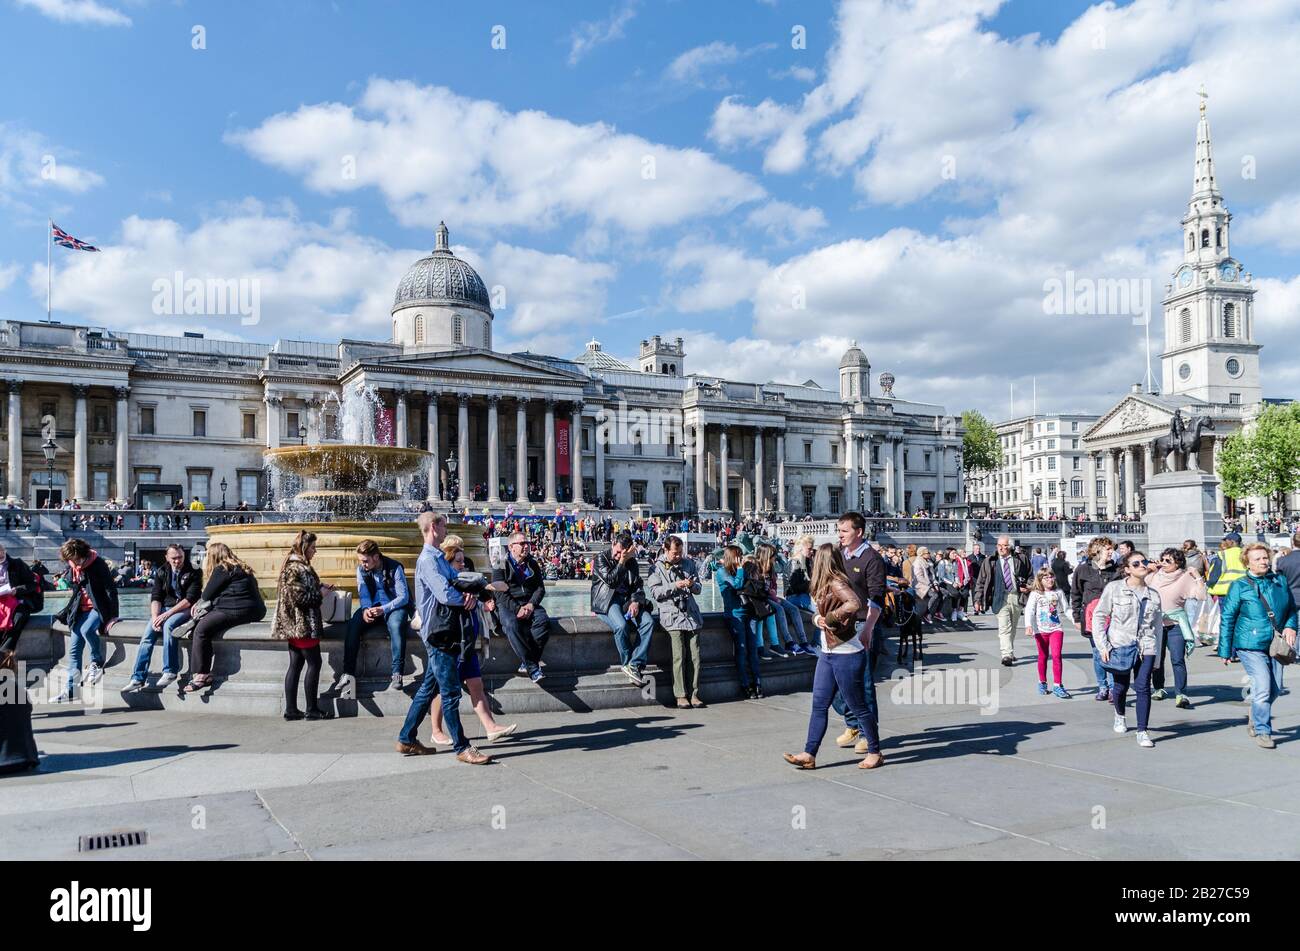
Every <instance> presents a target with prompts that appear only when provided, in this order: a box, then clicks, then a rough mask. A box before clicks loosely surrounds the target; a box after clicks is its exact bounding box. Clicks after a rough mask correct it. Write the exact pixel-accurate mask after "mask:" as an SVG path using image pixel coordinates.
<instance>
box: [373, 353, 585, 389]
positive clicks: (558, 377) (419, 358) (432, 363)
mask: <svg viewBox="0 0 1300 951" xmlns="http://www.w3.org/2000/svg"><path fill="white" fill-rule="evenodd" d="M365 367H366V369H367V370H368V371H369V372H371V373H376V372H377V373H395V374H401V373H403V372H409V373H412V374H421V375H427V374H429V373H435V374H437V375H439V376H445V375H447V374H451V375H455V374H457V373H464V374H465V375H466V376H467V377H471V378H473V377H493V376H501V377H509V378H511V379H514V380H519V379H528V380H533V381H535V382H537V383H540V384H551V385H560V386H565V385H569V386H572V385H576V386H582V385H583V384H584V383H587V382H589V381H588V378H587V377H586V376H584V375H582V374H578V373H573V372H571V371H568V370H563V369H560V368H559V367H555V366H551V365H549V364H547V363H546V362H545V361H543V360H541V359H537V360H529V359H526V358H522V357H517V356H514V355H512V354H504V353H496V352H494V351H491V350H469V349H466V350H448V351H438V352H434V353H403V354H395V355H393V356H384V357H379V358H377V359H371V360H367V361H365Z"/></svg>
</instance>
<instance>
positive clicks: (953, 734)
mask: <svg viewBox="0 0 1300 951" xmlns="http://www.w3.org/2000/svg"><path fill="white" fill-rule="evenodd" d="M1057 726H1064V724H1063V723H1061V722H1060V721H1052V720H1047V721H1040V722H1033V723H1031V722H1029V721H1026V720H1010V721H1001V722H999V721H993V722H987V723H985V722H980V723H954V724H952V725H950V726H933V727H927V728H926V729H925V730H923V731H922V732H920V733H909V734H904V735H902V736H895V737H890V738H888V739H885V738H882V740H881V751H882V752H883V753H884V754H885V758H886V759H887V760H888V761H889V762H890V763H924V762H927V761H929V760H941V759H952V758H953V757H957V756H974V755H981V754H985V755H987V754H990V753H991V754H994V755H997V756H1011V755H1013V754H1014V753H1015V752H1016V749H1017V747H1018V746H1019V745H1020V744H1021V743H1022V742H1024V741H1025V740H1027V739H1029V738H1030V737H1031V736H1033V735H1034V734H1036V733H1046V732H1047V731H1048V730H1050V729H1052V728H1053V727H1057Z"/></svg>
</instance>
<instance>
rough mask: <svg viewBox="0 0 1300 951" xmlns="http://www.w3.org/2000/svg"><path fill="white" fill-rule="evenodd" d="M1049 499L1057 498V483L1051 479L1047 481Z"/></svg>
mask: <svg viewBox="0 0 1300 951" xmlns="http://www.w3.org/2000/svg"><path fill="white" fill-rule="evenodd" d="M1047 497H1048V498H1049V499H1054V498H1056V483H1055V482H1053V481H1052V480H1051V479H1048V480H1047Z"/></svg>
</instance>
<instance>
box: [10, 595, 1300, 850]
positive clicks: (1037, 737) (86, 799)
mask: <svg viewBox="0 0 1300 951" xmlns="http://www.w3.org/2000/svg"><path fill="white" fill-rule="evenodd" d="M1083 644H1084V642H1083V641H1082V639H1081V638H1080V637H1079V636H1078V635H1077V634H1074V633H1070V634H1068V635H1067V649H1068V650H1069V655H1068V657H1067V665H1066V674H1065V680H1066V685H1067V686H1068V687H1070V688H1071V689H1075V690H1077V694H1076V696H1075V698H1074V699H1071V700H1068V701H1067V700H1058V699H1056V698H1053V697H1040V696H1037V695H1036V693H1035V686H1036V683H1037V677H1036V673H1035V670H1034V667H1033V661H1032V653H1031V652H1032V642H1029V641H1025V642H1024V643H1023V644H1022V643H1021V642H1020V641H1019V639H1018V641H1017V649H1018V650H1019V651H1021V655H1022V659H1021V660H1020V662H1019V664H1017V666H1016V667H1015V668H1013V669H1012V670H1006V669H1004V668H1002V667H1000V666H999V665H998V658H997V638H996V632H995V631H994V630H993V629H992V627H991V624H990V623H989V621H988V619H986V618H981V619H980V623H979V628H978V629H977V630H974V631H938V632H935V633H933V634H929V635H928V656H929V659H930V662H931V663H930V665H929V666H928V667H927V668H926V669H927V670H928V671H930V674H929V675H927V677H929V676H933V674H934V672H935V671H962V672H967V673H974V674H975V675H976V682H978V677H979V676H980V672H983V674H982V676H983V677H984V682H985V684H986V685H989V684H993V683H996V684H997V695H996V699H997V706H996V711H995V712H992V713H989V714H983V713H981V712H980V710H979V708H978V707H976V706H972V705H965V706H956V705H953V704H951V703H941V702H940V703H912V704H905V703H898V702H895V701H896V700H900V699H906V696H903V693H904V688H903V687H899V686H896V684H895V683H894V682H892V681H890V680H888V679H886V680H885V681H884V682H882V683H881V685H880V687H879V688H878V690H879V695H880V701H881V705H882V709H883V722H882V737H883V740H884V744H885V745H884V751H885V755H886V758H887V761H888V762H887V765H886V767H885V768H883V769H879V770H875V771H862V770H858V769H856V768H855V767H856V764H857V762H858V759H859V758H858V757H856V756H854V755H852V753H851V751H846V750H840V749H837V748H836V747H835V746H834V743H833V738H834V735H835V734H836V733H838V732H839V730H840V729H841V728H842V724H841V723H840V722H839V721H838V718H836V717H834V716H832V718H831V729H830V731H828V734H827V740H826V743H825V744H824V745H823V746H822V749H821V753H820V755H819V757H818V761H819V764H820V765H819V768H818V769H817V770H816V771H813V772H799V771H796V770H793V769H792V768H790V767H789V766H787V765H786V764H785V763H784V762H783V761H782V760H781V753H782V752H784V751H797V750H799V749H800V748H801V747H802V744H803V738H804V734H805V729H806V725H807V708H808V701H809V697H808V695H807V694H789V695H782V696H775V697H771V698H769V699H766V700H762V701H746V702H741V701H736V702H730V703H720V704H715V705H713V706H711V707H710V708H708V709H707V710H696V711H680V712H679V711H677V710H674V709H665V708H657V707H638V708H626V709H620V710H600V711H595V712H593V713H590V714H573V713H566V714H546V715H541V714H538V715H531V716H526V717H520V718H519V724H520V726H519V733H518V736H517V738H516V739H514V740H513V741H509V742H503V743H501V744H499V745H497V746H495V747H488V746H484V747H483V748H484V749H485V750H488V751H489V752H491V753H493V754H494V755H495V756H496V757H497V761H496V763H495V764H494V765H492V766H488V767H480V768H474V767H470V766H465V765H462V764H460V763H458V762H456V761H455V759H454V758H453V757H452V756H451V754H449V753H447V752H446V751H445V748H443V750H442V751H441V752H439V753H438V754H436V755H434V756H430V757H420V758H403V757H401V756H398V755H397V754H396V753H394V752H393V751H392V744H393V740H394V737H395V734H396V733H397V730H398V727H399V722H398V721H397V720H395V719H393V718H391V717H389V718H386V719H376V718H363V719H355V720H336V721H328V722H320V723H306V722H298V723H285V722H283V721H282V720H279V719H272V718H265V717H239V716H230V715H224V716H223V715H207V716H205V715H203V714H188V713H184V714H178V713H173V712H148V711H131V710H126V709H110V710H108V711H106V712H105V713H103V714H98V715H94V714H92V715H85V714H81V713H69V712H67V711H57V712H55V713H52V714H49V715H44V714H38V716H37V717H36V720H35V726H36V732H37V740H38V743H39V745H40V747H41V750H42V751H43V754H44V758H43V761H42V767H41V770H40V771H39V772H37V773H33V774H29V775H26V776H20V777H11V778H7V779H3V780H0V859H16V858H51V859H52V858H73V857H76V855H77V852H76V848H77V838H78V836H79V835H84V834H91V833H97V832H105V831H111V830H114V829H138V828H142V829H146V830H148V833H149V844H148V845H146V846H144V847H140V848H128V849H121V850H116V851H111V852H107V853H103V854H104V855H105V857H110V858H140V859H146V858H214V859H215V858H245V859H248V858H274V859H295V858H299V859H306V858H312V859H331V858H341V859H356V858H456V857H461V856H484V855H490V856H492V857H498V858H503V857H504V858H519V859H530V858H588V859H621V858H665V859H670V858H671V859H691V858H706V859H747V858H800V859H803V858H816V859H821V858H858V859H861V858H889V859H910V858H953V859H1019V858H1042V859H1090V858H1106V859H1116V858H1136V859H1165V860H1168V859H1209V858H1239V859H1258V858H1295V857H1296V856H1297V855H1300V836H1296V835H1280V834H1279V832H1278V830H1279V829H1285V828H1294V820H1295V819H1296V818H1297V817H1300V804H1298V801H1300V742H1293V741H1295V740H1297V738H1298V733H1297V724H1298V721H1300V717H1298V716H1297V713H1300V705H1298V704H1297V701H1296V700H1295V698H1294V697H1293V696H1290V695H1286V696H1283V697H1282V698H1281V699H1280V700H1279V702H1278V704H1277V706H1276V708H1275V709H1276V711H1277V712H1278V714H1279V717H1278V719H1277V721H1276V723H1277V725H1276V731H1277V732H1276V737H1277V739H1278V747H1277V749H1276V750H1273V751H1265V750H1260V749H1258V748H1257V747H1256V746H1255V745H1254V743H1253V741H1251V740H1250V739H1249V737H1248V736H1247V735H1246V729H1245V715H1246V709H1247V708H1246V705H1245V704H1244V703H1243V702H1242V701H1241V695H1240V679H1241V673H1240V669H1239V668H1238V667H1237V666H1236V665H1234V666H1233V667H1231V668H1228V669H1225V668H1224V667H1222V665H1221V664H1220V663H1219V662H1218V661H1217V659H1215V658H1213V657H1211V656H1210V654H1209V652H1208V651H1206V650H1204V649H1203V648H1200V649H1198V650H1197V653H1196V654H1195V655H1194V656H1193V658H1192V659H1191V662H1190V670H1191V681H1192V689H1191V694H1192V697H1193V699H1194V701H1195V703H1196V706H1195V708H1194V709H1192V710H1177V709H1175V708H1174V706H1173V702H1172V701H1171V700H1170V701H1164V702H1158V703H1155V704H1154V705H1153V712H1152V720H1151V722H1152V730H1153V733H1152V735H1153V738H1154V739H1155V741H1156V746H1155V748H1154V749H1151V750H1142V749H1139V748H1138V746H1137V743H1136V740H1135V737H1134V733H1133V731H1132V724H1133V720H1134V718H1133V714H1132V712H1131V710H1130V716H1129V723H1130V732H1129V733H1128V734H1126V735H1124V736H1117V735H1115V734H1114V733H1113V732H1112V731H1111V713H1110V709H1109V707H1108V706H1106V705H1103V704H1101V703H1097V702H1096V701H1094V700H1093V699H1092V697H1091V694H1089V693H1085V692H1084V691H1083V687H1084V686H1085V685H1086V684H1088V683H1090V682H1091V679H1092V675H1091V661H1090V659H1089V658H1088V656H1087V655H1086V654H1085V652H1084V650H1083V649H1082V646H1083ZM890 649H891V650H892V642H891V645H890ZM1026 655H1028V658H1029V659H1025V656H1026ZM890 666H892V665H887V666H886V668H885V670H886V671H888V670H889V669H890ZM884 676H885V677H886V678H887V677H888V673H887V672H886V673H884ZM934 682H935V683H937V682H938V681H934ZM907 689H908V691H910V689H911V688H907ZM896 694H897V695H896ZM918 696H919V698H920V699H925V698H926V692H925V690H924V689H923V690H921V691H920V692H919V694H918ZM931 699H940V700H941V699H943V698H941V697H939V698H934V697H932V698H931ZM467 725H468V727H469V729H470V733H471V736H480V737H481V735H482V730H481V728H480V726H479V724H478V723H477V721H473V722H468V723H467ZM426 738H427V737H426Z"/></svg>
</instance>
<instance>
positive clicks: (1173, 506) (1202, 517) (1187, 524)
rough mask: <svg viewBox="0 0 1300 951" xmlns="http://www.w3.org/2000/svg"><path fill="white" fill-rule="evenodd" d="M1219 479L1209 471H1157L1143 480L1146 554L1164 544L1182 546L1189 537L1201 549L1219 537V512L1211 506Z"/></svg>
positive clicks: (1210, 546)
mask: <svg viewBox="0 0 1300 951" xmlns="http://www.w3.org/2000/svg"><path fill="white" fill-rule="evenodd" d="M1218 485H1219V480H1218V477H1217V476H1215V475H1214V474H1213V473H1211V472H1201V471H1197V470H1183V471H1181V472H1161V473H1158V474H1157V475H1153V476H1151V478H1149V479H1147V481H1146V482H1145V483H1144V484H1143V486H1142V490H1143V492H1144V493H1145V497H1146V523H1147V547H1148V549H1149V551H1148V552H1147V555H1148V557H1152V558H1155V557H1158V556H1159V554H1160V552H1161V551H1163V550H1164V549H1166V548H1182V547H1183V542H1184V541H1185V540H1186V539H1188V538H1190V539H1192V540H1193V541H1195V542H1196V546H1197V547H1198V548H1200V549H1201V550H1202V551H1208V550H1212V549H1213V548H1216V547H1217V546H1218V544H1219V540H1220V539H1221V538H1222V537H1223V516H1222V515H1221V514H1220V513H1219V510H1218V508H1217V507H1216V506H1215V490H1216V489H1217V488H1218Z"/></svg>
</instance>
